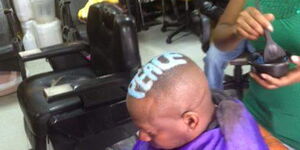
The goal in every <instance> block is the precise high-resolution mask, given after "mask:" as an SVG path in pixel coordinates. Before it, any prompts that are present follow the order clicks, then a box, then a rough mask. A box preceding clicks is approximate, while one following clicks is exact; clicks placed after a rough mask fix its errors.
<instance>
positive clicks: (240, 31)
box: [236, 27, 257, 40]
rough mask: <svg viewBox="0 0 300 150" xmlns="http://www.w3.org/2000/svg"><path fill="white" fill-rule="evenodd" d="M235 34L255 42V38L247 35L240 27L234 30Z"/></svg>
mask: <svg viewBox="0 0 300 150" xmlns="http://www.w3.org/2000/svg"><path fill="white" fill-rule="evenodd" d="M236 33H237V34H238V35H239V36H242V37H243V38H246V39H249V40H256V39H257V36H255V35H252V34H249V33H248V32H247V31H245V30H244V29H243V28H241V27H237V28H236Z"/></svg>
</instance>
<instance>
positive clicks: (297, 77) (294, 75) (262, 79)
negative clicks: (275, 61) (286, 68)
mask: <svg viewBox="0 0 300 150" xmlns="http://www.w3.org/2000/svg"><path fill="white" fill-rule="evenodd" d="M291 61H292V62H293V63H294V64H296V65H297V67H296V68H295V69H293V70H291V71H290V72H289V73H288V74H287V75H285V76H283V77H281V78H275V77H272V76H270V75H268V74H265V73H262V74H260V75H258V74H255V73H250V76H251V77H252V78H253V79H254V80H255V81H256V82H257V83H259V84H260V85H262V86H263V87H264V88H266V89H277V88H279V87H283V86H287V85H291V84H294V83H298V82H300V57H299V56H292V57H291Z"/></svg>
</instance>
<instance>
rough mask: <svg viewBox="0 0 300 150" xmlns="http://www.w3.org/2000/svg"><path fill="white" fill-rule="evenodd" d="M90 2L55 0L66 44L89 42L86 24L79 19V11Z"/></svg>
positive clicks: (83, 0) (84, 0)
mask: <svg viewBox="0 0 300 150" xmlns="http://www.w3.org/2000/svg"><path fill="white" fill-rule="evenodd" d="M87 1H88V0H55V3H56V5H55V6H56V14H57V16H58V18H59V19H60V20H61V22H62V26H63V28H62V31H63V39H64V41H66V42H71V41H75V40H78V39H79V40H85V41H88V38H87V32H86V24H85V23H82V22H80V21H79V20H78V18H77V13H78V11H79V10H80V9H81V8H83V7H84V5H85V4H86V3H87Z"/></svg>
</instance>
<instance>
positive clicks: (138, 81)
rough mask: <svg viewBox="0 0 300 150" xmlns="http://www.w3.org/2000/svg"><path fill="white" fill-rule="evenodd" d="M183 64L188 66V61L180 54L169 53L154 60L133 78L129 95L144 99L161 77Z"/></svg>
mask: <svg viewBox="0 0 300 150" xmlns="http://www.w3.org/2000/svg"><path fill="white" fill-rule="evenodd" d="M183 64H187V60H186V59H185V56H184V55H182V54H180V53H175V52H168V53H165V54H162V55H160V56H158V57H155V58H153V59H152V60H151V61H149V62H148V63H147V64H146V65H145V66H144V67H143V68H141V69H140V70H139V71H138V73H137V74H136V75H135V76H134V77H133V79H132V81H131V82H130V85H129V87H128V94H129V95H130V96H132V97H134V98H136V99H142V98H144V97H145V96H146V93H147V92H148V91H150V90H151V88H152V86H153V84H154V82H155V81H157V80H158V77H159V76H161V75H163V74H164V72H166V71H167V70H170V69H172V68H174V67H176V66H179V65H183Z"/></svg>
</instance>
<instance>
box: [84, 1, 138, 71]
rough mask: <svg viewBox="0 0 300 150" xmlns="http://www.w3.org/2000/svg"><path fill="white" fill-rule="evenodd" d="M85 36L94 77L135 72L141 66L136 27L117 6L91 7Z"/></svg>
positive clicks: (100, 4) (101, 5)
mask: <svg viewBox="0 0 300 150" xmlns="http://www.w3.org/2000/svg"><path fill="white" fill-rule="evenodd" d="M87 32H88V35H89V41H90V47H91V63H92V67H93V68H94V70H95V71H96V74H97V75H105V74H111V73H116V72H135V71H133V70H136V69H137V68H138V67H140V66H141V64H140V62H141V61H140V56H139V51H138V40H137V33H136V27H135V23H134V21H133V19H132V18H131V17H129V16H128V15H126V14H125V11H124V10H123V9H122V8H121V7H119V6H118V5H116V4H111V3H107V2H102V3H97V4H95V5H92V6H91V7H90V10H89V15H88V21H87ZM99 66H101V68H100V67H99Z"/></svg>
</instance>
